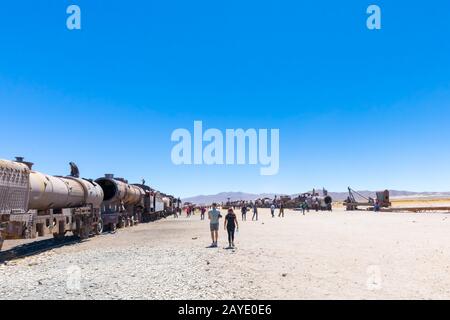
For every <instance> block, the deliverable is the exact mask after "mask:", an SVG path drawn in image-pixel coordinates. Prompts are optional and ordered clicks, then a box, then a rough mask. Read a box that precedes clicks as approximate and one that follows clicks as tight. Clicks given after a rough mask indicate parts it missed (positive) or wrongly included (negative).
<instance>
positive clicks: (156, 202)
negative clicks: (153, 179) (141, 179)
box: [134, 184, 165, 222]
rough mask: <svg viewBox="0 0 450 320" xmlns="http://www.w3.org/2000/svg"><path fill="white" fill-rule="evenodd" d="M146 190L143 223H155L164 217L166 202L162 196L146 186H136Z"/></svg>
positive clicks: (142, 214)
mask: <svg viewBox="0 0 450 320" xmlns="http://www.w3.org/2000/svg"><path fill="white" fill-rule="evenodd" d="M134 186H136V187H139V188H141V189H142V190H144V192H145V195H144V199H143V204H144V205H143V208H142V211H141V213H140V215H141V221H142V222H149V221H155V220H157V219H159V218H161V217H164V216H165V214H164V200H163V197H162V196H161V194H160V193H159V192H158V191H156V190H154V189H152V188H150V187H149V186H147V185H145V184H134Z"/></svg>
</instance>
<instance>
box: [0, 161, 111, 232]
mask: <svg viewBox="0 0 450 320" xmlns="http://www.w3.org/2000/svg"><path fill="white" fill-rule="evenodd" d="M32 166H33V164H32V163H31V162H25V161H23V158H21V157H18V158H16V161H8V160H0V216H1V220H0V221H1V226H0V233H1V237H2V239H4V238H35V237H36V235H38V236H44V235H46V234H53V235H54V236H55V237H57V238H59V237H63V236H64V235H65V233H66V232H67V231H72V232H73V233H74V234H75V235H77V236H79V237H81V238H86V237H88V236H89V234H91V233H92V232H94V233H100V232H102V229H103V224H102V221H101V217H100V205H101V203H102V201H103V190H102V188H101V187H100V185H98V184H97V183H95V182H93V181H91V180H87V179H82V178H80V177H79V175H78V168H77V167H76V165H75V164H73V163H71V168H72V172H71V175H70V176H66V177H60V176H50V175H47V174H44V173H41V172H38V171H34V170H32Z"/></svg>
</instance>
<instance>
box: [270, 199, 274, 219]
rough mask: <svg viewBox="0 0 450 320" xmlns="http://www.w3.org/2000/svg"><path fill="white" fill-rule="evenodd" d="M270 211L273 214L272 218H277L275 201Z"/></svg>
mask: <svg viewBox="0 0 450 320" xmlns="http://www.w3.org/2000/svg"><path fill="white" fill-rule="evenodd" d="M270 213H271V214H272V218H275V205H274V204H273V203H272V205H271V206H270Z"/></svg>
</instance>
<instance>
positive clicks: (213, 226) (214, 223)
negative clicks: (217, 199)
mask: <svg viewBox="0 0 450 320" xmlns="http://www.w3.org/2000/svg"><path fill="white" fill-rule="evenodd" d="M221 217H222V216H221V215H220V211H219V210H218V209H217V204H215V203H213V205H212V210H210V211H209V212H208V219H209V229H210V231H211V239H212V244H211V248H215V247H217V240H218V238H219V219H220V218H221Z"/></svg>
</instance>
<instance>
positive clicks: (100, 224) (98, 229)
mask: <svg viewBox="0 0 450 320" xmlns="http://www.w3.org/2000/svg"><path fill="white" fill-rule="evenodd" d="M102 233H103V220H102V219H98V222H97V225H96V226H95V234H96V235H99V234H102Z"/></svg>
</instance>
